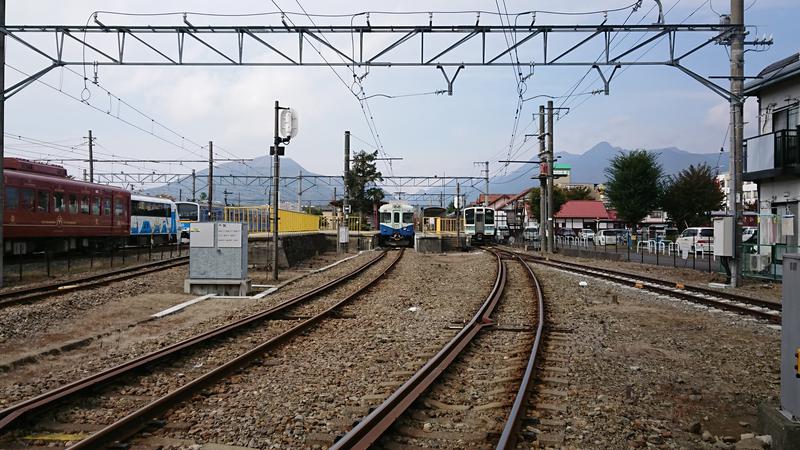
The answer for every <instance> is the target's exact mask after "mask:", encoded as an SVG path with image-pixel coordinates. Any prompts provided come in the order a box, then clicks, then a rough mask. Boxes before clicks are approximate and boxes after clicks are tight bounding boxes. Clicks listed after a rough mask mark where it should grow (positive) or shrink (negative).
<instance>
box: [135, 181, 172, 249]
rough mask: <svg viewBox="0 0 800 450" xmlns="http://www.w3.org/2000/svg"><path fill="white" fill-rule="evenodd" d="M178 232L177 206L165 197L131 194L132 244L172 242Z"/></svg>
mask: <svg viewBox="0 0 800 450" xmlns="http://www.w3.org/2000/svg"><path fill="white" fill-rule="evenodd" d="M177 234H178V208H177V207H176V206H175V202H173V201H172V200H169V199H166V198H160V197H147V196H144V195H136V194H131V241H132V243H133V244H138V245H142V244H148V243H152V244H163V243H167V242H174V241H175V240H176V239H177Z"/></svg>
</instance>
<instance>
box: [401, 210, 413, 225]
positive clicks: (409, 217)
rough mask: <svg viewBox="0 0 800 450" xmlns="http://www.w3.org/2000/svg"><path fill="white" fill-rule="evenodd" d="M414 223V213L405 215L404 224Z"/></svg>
mask: <svg viewBox="0 0 800 450" xmlns="http://www.w3.org/2000/svg"><path fill="white" fill-rule="evenodd" d="M413 221H414V213H410V212H407V213H403V223H411V222H413Z"/></svg>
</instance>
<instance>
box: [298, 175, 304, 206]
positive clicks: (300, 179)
mask: <svg viewBox="0 0 800 450" xmlns="http://www.w3.org/2000/svg"><path fill="white" fill-rule="evenodd" d="M297 210H298V211H300V212H303V171H302V170H301V171H300V175H299V176H298V177H297Z"/></svg>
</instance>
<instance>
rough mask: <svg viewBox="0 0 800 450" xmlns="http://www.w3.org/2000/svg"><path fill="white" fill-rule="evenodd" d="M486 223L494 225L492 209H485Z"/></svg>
mask: <svg viewBox="0 0 800 450" xmlns="http://www.w3.org/2000/svg"><path fill="white" fill-rule="evenodd" d="M485 223H486V225H494V210H491V209H487V210H486V222H485Z"/></svg>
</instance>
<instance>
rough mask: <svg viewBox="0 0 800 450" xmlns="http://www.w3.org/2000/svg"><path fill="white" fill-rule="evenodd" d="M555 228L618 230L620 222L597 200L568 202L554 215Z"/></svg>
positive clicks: (613, 213)
mask: <svg viewBox="0 0 800 450" xmlns="http://www.w3.org/2000/svg"><path fill="white" fill-rule="evenodd" d="M555 225H556V228H573V229H577V230H579V229H583V228H591V229H593V230H602V229H604V228H619V227H621V226H622V222H621V221H620V220H619V219H617V214H616V213H615V212H614V211H613V210H608V209H606V207H605V205H604V204H603V202H601V201H599V200H570V201H568V202H566V203H564V205H563V206H561V210H560V211H558V212H557V213H556V215H555Z"/></svg>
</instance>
